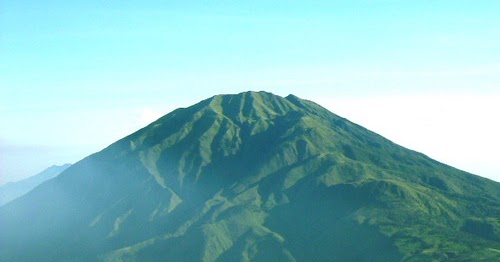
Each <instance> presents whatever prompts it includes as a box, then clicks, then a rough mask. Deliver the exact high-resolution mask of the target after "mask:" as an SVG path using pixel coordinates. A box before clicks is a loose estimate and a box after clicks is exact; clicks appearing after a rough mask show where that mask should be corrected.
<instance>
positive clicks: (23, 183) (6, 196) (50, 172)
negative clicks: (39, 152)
mask: <svg viewBox="0 0 500 262" xmlns="http://www.w3.org/2000/svg"><path fill="white" fill-rule="evenodd" d="M69 166H71V165H70V164H64V165H61V166H57V165H53V166H51V167H49V168H47V169H45V170H43V171H42V172H40V173H38V174H36V175H34V176H31V177H28V178H26V179H23V180H20V181H17V182H10V183H7V184H5V185H2V186H0V206H2V205H4V204H6V203H8V202H10V201H12V200H14V199H16V198H18V197H20V196H22V195H24V194H26V193H27V192H29V191H30V190H32V189H33V188H35V187H36V186H38V185H40V184H41V183H43V182H45V181H47V180H49V179H51V178H54V177H56V176H57V175H59V174H60V173H62V172H63V171H64V170H66V169H67V168H68V167H69Z"/></svg>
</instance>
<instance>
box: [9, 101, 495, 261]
mask: <svg viewBox="0 0 500 262" xmlns="http://www.w3.org/2000/svg"><path fill="white" fill-rule="evenodd" d="M499 218H500V184H499V183H497V182H493V181H490V180H488V179H484V178H481V177H478V176H474V175H471V174H468V173H465V172H462V171H460V170H457V169H454V168H452V167H449V166H446V165H444V164H441V163H438V162H436V161H434V160H432V159H430V158H428V157H426V156H425V155H423V154H420V153H418V152H414V151H411V150H409V149H406V148H403V147H401V146H398V145H396V144H394V143H392V142H391V141H389V140H387V139H385V138H383V137H381V136H379V135H377V134H375V133H373V132H370V131H369V130H366V129H365V128H363V127H361V126H358V125H356V124H354V123H351V122H349V121H348V120H346V119H344V118H341V117H339V116H337V115H335V114H333V113H331V112H329V111H327V110H326V109H324V108H322V107H320V106H318V105H317V104H314V103H313V102H310V101H306V100H302V99H299V98H297V97H295V96H288V97H286V98H283V97H279V96H275V95H272V94H269V93H265V92H258V93H255V92H247V93H242V94H238V95H220V96H215V97H212V98H210V99H207V100H204V101H201V102H200V103H198V104H196V105H194V106H192V107H189V108H184V109H178V110H175V111H173V112H172V113H170V114H168V115H166V116H164V117H162V118H160V119H159V120H158V121H156V122H154V123H152V124H151V125H149V126H147V127H145V128H143V129H141V130H139V131H137V132H136V133H134V134H132V135H130V136H128V137H126V138H123V139H122V140H120V141H118V142H116V143H114V144H112V145H111V146H109V147H108V148H106V149H104V150H103V151H101V152H98V153H96V154H94V155H91V156H89V157H87V158H86V159H84V160H82V161H80V162H78V163H76V164H75V165H73V166H72V167H70V168H69V169H68V170H67V171H66V172H65V173H63V174H62V175H61V176H59V177H58V178H57V179H54V180H53V181H50V183H45V184H43V185H41V186H40V187H38V188H36V189H35V190H34V191H32V192H30V193H29V194H28V195H26V196H25V197H22V198H20V199H18V200H16V201H14V202H12V203H10V204H8V205H6V206H5V207H2V208H1V209H0V223H1V226H2V228H3V229H6V230H5V233H4V234H2V235H1V236H0V260H1V261H23V260H28V261H29V260H30V258H33V257H37V258H38V259H37V260H40V258H41V260H43V259H45V260H46V261H65V260H70V261H88V260H90V261H94V260H102V261H471V260H482V261H498V259H500V220H499ZM2 231H3V230H2ZM19 243H22V244H19Z"/></svg>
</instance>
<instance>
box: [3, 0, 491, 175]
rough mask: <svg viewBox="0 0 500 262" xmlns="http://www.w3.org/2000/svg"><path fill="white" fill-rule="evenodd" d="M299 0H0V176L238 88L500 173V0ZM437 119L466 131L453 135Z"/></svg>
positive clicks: (77, 153) (82, 152)
mask: <svg viewBox="0 0 500 262" xmlns="http://www.w3.org/2000/svg"><path fill="white" fill-rule="evenodd" d="M163 2H168V3H163ZM308 2H310V1H190V3H186V1H111V0H108V1H23V0H17V1H11V0H4V1H2V2H1V3H0V123H1V126H0V127H1V128H0V165H1V167H0V172H1V173H0V184H1V183H5V182H6V181H10V180H16V179H19V178H21V177H25V176H28V175H32V174H34V173H36V172H38V171H41V170H42V169H44V168H45V167H47V166H50V165H52V164H62V163H65V162H75V161H77V160H78V159H80V158H82V157H84V156H86V155H88V154H90V153H92V152H95V151H97V150H100V149H102V148H103V147H105V146H107V145H109V144H110V143H112V142H114V141H115V140H117V139H119V138H121V137H123V136H124V135H127V134H128V133H130V132H133V131H134V130H136V129H138V128H140V127H141V126H143V125H144V124H146V123H148V122H149V121H151V120H153V119H154V117H157V116H159V115H161V114H164V113H167V112H169V111H170V110H172V109H174V108H176V107H179V106H189V105H191V104H193V103H196V102H198V101H199V100H201V99H203V98H206V97H208V96H211V95H214V94H219V93H237V92H241V91H246V90H267V91H271V92H274V93H276V94H279V95H287V94H289V93H294V94H296V95H298V96H300V97H303V98H307V99H311V100H315V101H318V102H320V103H321V104H322V105H324V106H325V107H328V108H329V109H331V110H332V111H334V112H336V113H339V114H341V115H343V116H345V117H347V118H350V119H352V120H354V121H356V122H358V123H359V124H361V125H365V126H367V127H368V128H371V129H373V130H374V131H377V132H379V133H381V134H382V135H385V136H387V137H388V138H389V139H393V140H394V141H395V142H398V143H400V144H402V145H404V146H407V147H410V148H412V149H416V150H419V151H423V153H426V154H429V155H430V156H431V157H435V158H436V159H437V160H440V161H443V162H446V163H448V164H452V165H454V166H456V167H459V168H462V169H465V170H467V171H470V172H474V173H476V174H478V175H482V176H487V177H490V178H493V179H495V180H497V181H499V180H500V164H495V163H497V162H500V161H498V157H495V156H492V154H493V155H494V154H496V152H494V151H493V148H494V147H496V148H498V146H500V143H499V142H498V140H499V139H498V138H497V135H494V132H493V131H495V132H496V131H497V130H499V129H500V128H498V124H496V122H498V120H497V113H498V110H500V108H499V107H498V106H495V105H496V104H499V103H500V100H499V98H500V18H499V16H498V10H500V1H487V0H484V1H446V0H443V1H423V0H422V1H406V0H399V1H396V0H359V1H314V3H308ZM467 98H470V99H467ZM388 99H389V100H390V101H389V100H388ZM391 99H392V100H391ZM381 100H384V101H385V102H384V104H383V105H381V104H380V103H377V102H376V101H381ZM374 101H375V102H374ZM398 101H406V103H404V104H401V103H400V102H398ZM427 101H433V102H432V103H427ZM391 103H393V104H394V105H395V106H397V108H394V107H387V105H391ZM412 103H413V104H412ZM363 105H365V106H363ZM366 105H371V106H366ZM444 105H445V106H444ZM442 107H443V108H446V110H441V109H442ZM454 107H456V108H454ZM450 108H451V109H453V110H451V109H450ZM432 110H437V111H439V112H437V111H432ZM461 110H465V111H463V112H462V111H461ZM419 112H420V113H419ZM443 112H444V113H446V114H444V113H443ZM458 112H460V114H462V115H463V114H470V115H471V116H470V118H469V119H468V120H467V121H468V123H470V122H471V121H472V122H474V121H476V122H477V125H476V126H475V128H470V127H467V126H465V124H464V123H465V121H464V119H460V118H458V117H457V114H458ZM424 113H425V114H424ZM405 114H406V115H411V116H413V117H414V118H418V117H421V118H422V119H431V120H429V121H430V122H429V123H431V124H429V123H427V126H426V125H421V124H419V123H418V121H416V122H415V121H413V122H405V120H402V119H403V117H402V115H405ZM471 118H472V119H475V120H471ZM395 119H399V120H398V121H400V123H402V124H405V126H404V127H401V124H399V125H400V126H398V122H397V121H394V120H395ZM478 119H480V120H478ZM452 120H454V121H455V122H450V121H452ZM425 121H427V120H425ZM479 121H480V122H479ZM474 123H475V122H474ZM461 124H462V125H463V126H461ZM429 125H430V126H429ZM452 128H454V129H452ZM457 128H458V129H459V130H458V131H457V130H456V129H457ZM430 129H433V130H436V132H428V130H430ZM398 130H400V131H398ZM499 131H500V130H499ZM447 132H451V133H454V134H455V135H456V139H459V137H460V139H461V140H464V141H477V142H475V143H462V144H470V147H468V148H462V149H458V148H454V147H453V145H454V143H453V142H452V140H450V141H448V142H447V140H446V139H451V138H453V139H455V136H451V138H450V135H446V134H447ZM461 132H462V133H461ZM436 134H441V135H442V136H438V135H436ZM488 134H489V135H491V137H490V136H487V135H488ZM469 137H472V138H469ZM478 137H479V138H480V139H479V140H477V139H478ZM415 141H418V143H417V142H415ZM425 141H429V142H427V143H428V145H426V143H425ZM443 141H445V142H443ZM440 142H443V143H440ZM457 151H461V152H462V153H461V154H459V153H457ZM474 159H476V160H474Z"/></svg>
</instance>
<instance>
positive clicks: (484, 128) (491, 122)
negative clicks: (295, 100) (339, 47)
mask: <svg viewBox="0 0 500 262" xmlns="http://www.w3.org/2000/svg"><path fill="white" fill-rule="evenodd" d="M316 101H318V102H319V103H320V104H321V105H323V106H325V107H327V108H328V109H330V110H331V111H333V112H335V113H337V114H339V115H341V116H343V117H346V118H348V119H349V120H351V121H353V122H355V123H357V124H360V125H362V126H364V127H366V128H368V129H370V130H372V131H375V132H377V133H379V134H381V135H383V136H385V137H386V138H388V139H390V140H392V141H394V142H396V143H398V144H400V145H402V146H405V147H408V148H410V149H413V150H416V151H419V152H422V153H424V154H427V155H429V156H430V157H431V158H434V159H436V160H438V161H441V162H444V163H446V164H449V165H452V166H454V167H457V168H459V169H463V170H465V171H469V172H471V173H474V174H477V175H481V176H484V177H488V178H490V179H493V180H496V181H500V162H499V161H498V153H497V151H498V148H500V139H498V134H500V123H499V122H498V121H497V119H498V116H497V113H498V112H500V104H499V103H498V101H500V95H490V96H487V95H435V96H431V95H428V96H385V97H368V98H342V97H324V98H318V99H316Z"/></svg>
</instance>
